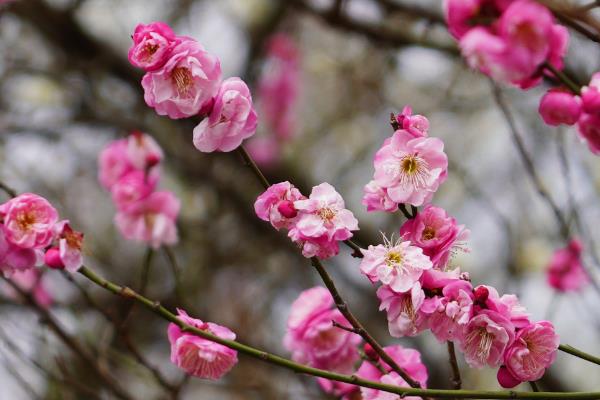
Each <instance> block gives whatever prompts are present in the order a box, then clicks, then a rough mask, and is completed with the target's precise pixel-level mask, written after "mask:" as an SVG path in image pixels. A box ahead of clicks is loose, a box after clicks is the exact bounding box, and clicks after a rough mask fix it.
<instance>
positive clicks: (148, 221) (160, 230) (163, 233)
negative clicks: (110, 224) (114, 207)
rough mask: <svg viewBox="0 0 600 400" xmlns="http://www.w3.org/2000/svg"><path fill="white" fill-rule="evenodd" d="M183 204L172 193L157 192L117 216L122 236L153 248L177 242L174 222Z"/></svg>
mask: <svg viewBox="0 0 600 400" xmlns="http://www.w3.org/2000/svg"><path fill="white" fill-rule="evenodd" d="M179 208H180V203H179V200H178V199H177V197H175V195H174V194H173V193H171V192H154V193H152V194H151V195H150V196H148V197H147V198H145V199H143V200H140V201H138V202H136V203H134V204H132V205H131V206H130V207H129V208H128V209H127V211H119V212H118V213H117V214H116V215H115V223H116V225H117V228H119V231H120V232H121V234H122V235H123V236H124V237H125V238H126V239H129V240H137V241H140V242H145V243H147V244H149V245H151V246H152V247H154V248H159V247H160V246H162V245H172V244H175V243H177V227H176V225H175V220H176V219H177V215H178V214H179Z"/></svg>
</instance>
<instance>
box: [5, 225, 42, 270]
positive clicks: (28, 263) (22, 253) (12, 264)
mask: <svg viewBox="0 0 600 400" xmlns="http://www.w3.org/2000/svg"><path fill="white" fill-rule="evenodd" d="M43 258H44V253H43V250H42V249H23V248H21V247H19V246H16V245H14V244H12V243H10V242H8V241H7V240H6V236H5V234H4V229H0V272H2V273H3V274H4V276H6V277H9V276H11V275H12V274H13V273H15V272H18V271H24V270H27V269H31V268H33V267H35V266H38V265H41V264H42V262H43Z"/></svg>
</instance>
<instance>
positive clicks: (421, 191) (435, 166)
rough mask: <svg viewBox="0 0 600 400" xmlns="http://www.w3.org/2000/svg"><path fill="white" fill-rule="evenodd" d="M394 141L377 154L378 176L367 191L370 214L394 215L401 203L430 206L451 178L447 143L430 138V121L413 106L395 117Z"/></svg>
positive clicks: (390, 139)
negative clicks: (374, 212) (390, 213)
mask: <svg viewBox="0 0 600 400" xmlns="http://www.w3.org/2000/svg"><path fill="white" fill-rule="evenodd" d="M394 119H395V121H393V126H394V128H397V129H396V131H395V132H394V134H393V136H392V137H391V138H388V139H386V140H385V142H384V143H383V146H382V147H381V148H380V149H379V150H378V151H377V153H376V154H375V160H374V166H375V174H374V176H373V180H372V181H371V182H369V183H368V184H367V185H366V186H365V189H364V192H365V194H364V197H363V204H364V205H366V206H367V210H368V211H375V210H378V211H388V212H393V211H396V210H397V209H398V205H399V204H410V205H413V206H415V207H418V206H421V205H423V204H427V203H429V202H430V201H431V198H432V197H433V194H434V193H435V191H436V190H437V189H438V187H439V185H440V184H442V183H443V182H444V181H445V180H446V177H447V175H448V158H447V157H446V154H445V153H444V143H443V142H442V141H441V140H440V139H437V138H431V137H428V129H429V121H428V120H427V118H425V117H423V116H422V115H412V110H411V108H410V107H405V108H404V110H403V111H402V113H401V114H399V115H397V116H395V117H394Z"/></svg>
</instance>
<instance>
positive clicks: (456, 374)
mask: <svg viewBox="0 0 600 400" xmlns="http://www.w3.org/2000/svg"><path fill="white" fill-rule="evenodd" d="M446 343H447V345H448V358H449V359H450V367H451V368H452V380H451V382H452V388H454V389H460V388H461V387H462V380H461V379H460V369H458V362H457V361H456V351H455V350H454V342H451V341H450V340H448V341H447V342H446Z"/></svg>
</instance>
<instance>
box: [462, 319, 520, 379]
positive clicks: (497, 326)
mask: <svg viewBox="0 0 600 400" xmlns="http://www.w3.org/2000/svg"><path fill="white" fill-rule="evenodd" d="M514 337H515V328H514V326H513V324H512V323H511V322H510V320H509V319H507V318H506V317H504V316H503V315H501V314H500V313H498V312H495V311H491V310H482V311H480V312H479V313H478V314H477V315H476V316H474V317H473V318H472V319H471V321H469V323H468V324H467V325H466V326H465V329H464V335H463V338H462V340H460V342H459V343H460V347H461V350H462V351H463V353H464V355H465V360H466V361H467V364H469V365H470V366H471V367H472V368H482V367H484V366H486V365H489V366H490V367H498V366H500V364H501V363H502V356H503V354H504V351H505V350H506V348H507V347H508V346H510V345H511V344H512V342H513V340H514Z"/></svg>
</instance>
